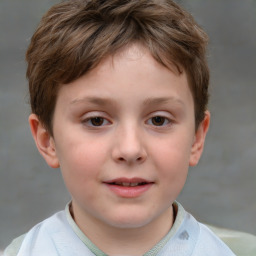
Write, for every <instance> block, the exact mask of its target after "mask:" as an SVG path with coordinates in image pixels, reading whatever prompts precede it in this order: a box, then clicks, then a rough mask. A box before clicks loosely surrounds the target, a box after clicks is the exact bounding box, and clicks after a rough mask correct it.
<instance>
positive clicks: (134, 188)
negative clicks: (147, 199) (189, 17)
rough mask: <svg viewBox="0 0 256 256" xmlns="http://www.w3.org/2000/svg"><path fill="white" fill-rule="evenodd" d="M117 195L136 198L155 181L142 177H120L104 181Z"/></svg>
mask: <svg viewBox="0 0 256 256" xmlns="http://www.w3.org/2000/svg"><path fill="white" fill-rule="evenodd" d="M103 183H104V184H106V185H107V187H108V188H109V189H110V190H111V191H112V192H114V193H115V194H116V195H118V196H120V197H124V198H135V197H139V196H141V195H142V194H144V193H145V192H146V191H147V190H149V189H150V188H151V186H152V185H153V184H154V182H152V181H149V180H145V179H141V178H132V179H128V178H118V179H113V180H109V181H105V182H103Z"/></svg>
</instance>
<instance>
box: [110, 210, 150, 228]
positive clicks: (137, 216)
mask: <svg viewBox="0 0 256 256" xmlns="http://www.w3.org/2000/svg"><path fill="white" fill-rule="evenodd" d="M152 219H153V218H152V216H149V214H143V213H142V212H141V211H138V212H136V213H132V212H131V211H126V212H125V213H123V214H121V213H120V212H119V213H116V214H115V215H114V216H112V218H110V220H109V224H110V225H111V226H113V227H116V228H127V229H130V228H141V227H144V226H146V225H147V224H148V223H150V222H151V221H152Z"/></svg>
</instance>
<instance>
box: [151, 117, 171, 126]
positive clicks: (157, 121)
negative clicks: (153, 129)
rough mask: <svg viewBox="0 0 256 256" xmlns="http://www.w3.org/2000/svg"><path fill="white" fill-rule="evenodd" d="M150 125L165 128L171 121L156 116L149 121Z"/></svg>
mask: <svg viewBox="0 0 256 256" xmlns="http://www.w3.org/2000/svg"><path fill="white" fill-rule="evenodd" d="M148 123H149V124H150V125H154V126H165V125H167V124H169V123H170V120H169V119H168V118H166V117H164V116H154V117H152V118H150V119H149V120H148Z"/></svg>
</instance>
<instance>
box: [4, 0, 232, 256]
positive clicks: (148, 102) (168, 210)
mask: <svg viewBox="0 0 256 256" xmlns="http://www.w3.org/2000/svg"><path fill="white" fill-rule="evenodd" d="M206 45H207V36H206V34H205V33H204V32H203V31H202V29H201V28H200V27H199V26H198V25H197V24H196V22H195V21H194V20H193V18H192V17H191V15H190V14H188V13H187V12H186V11H184V10H183V9H181V8H180V7H179V6H178V5H177V4H175V3H174V2H172V1H171V0H161V1H160V0H140V1H137V0H136V1H135V0H105V1H104V0H70V1H65V2H62V3H60V4H58V5H56V6H53V7H52V8H51V9H50V10H49V11H48V13H47V14H46V15H45V16H44V17H43V19H42V21H41V23H40V25H39V27H38V29H37V31H36V32H35V34H34V36H33V37H32V39H31V43H30V46H29V48H28V51H27V61H28V69H27V77H28V80H29V90H30V103H31V108H32V114H31V115H30V117H29V123H30V127H31V131H32V135H33V137H34V140H35V142H36V145H37V148H38V150H39V152H40V153H41V154H42V156H43V157H44V159H45V160H46V162H47V163H48V165H49V166H51V167H52V168H58V167H60V169H61V172H62V175H63V179H64V182H65V184H66V186H67V189H68V191H69V192H70V194H71V198H72V200H71V202H70V203H69V204H68V205H67V206H66V209H65V211H62V212H59V213H57V214H55V215H54V216H52V217H50V218H49V219H47V220H45V221H43V222H42V223H40V224H38V225H36V226H35V227H34V228H32V229H31V230H30V231H29V232H28V233H27V234H25V235H24V236H22V237H20V238H18V240H15V241H14V242H13V243H12V244H11V245H10V246H9V247H8V248H7V250H6V252H5V255H8V256H10V255H18V256H23V255H24V256H25V255H26V256H40V255H52V256H54V255H61V256H67V255H75V256H76V255H130V256H133V255H196V256H200V255H223V256H229V255H230V256H231V255H234V254H233V253H232V251H231V250H230V249H229V248H228V247H227V246H226V245H225V244H224V243H223V242H222V241H221V240H220V239H219V238H218V237H217V236H215V235H214V234H213V233H212V232H211V231H210V230H209V229H208V228H207V227H206V226H204V225H203V224H201V223H199V222H197V221H196V220H195V219H194V218H193V217H192V216H191V215H190V214H189V213H187V212H186V211H185V210H184V209H183V207H182V206H181V205H180V204H179V203H177V202H176V201H175V200H176V198H177V196H178V195H179V193H180V191H181V190H182V188H183V186H184V184H185V181H186V177H187V172H188V168H189V166H194V165H196V164H197V163H198V161H199V159H200V156H201V154H202V151H203V146H204V141H205V136H206V133H207V130H208V127H209V122H210V114H209V112H208V110H207V102H208V84H209V71H208V66H207V63H206V59H205V51H206Z"/></svg>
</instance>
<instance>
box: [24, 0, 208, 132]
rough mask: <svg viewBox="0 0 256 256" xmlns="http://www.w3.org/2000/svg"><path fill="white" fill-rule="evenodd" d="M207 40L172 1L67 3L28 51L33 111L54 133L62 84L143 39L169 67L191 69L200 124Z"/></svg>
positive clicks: (45, 22)
mask: <svg viewBox="0 0 256 256" xmlns="http://www.w3.org/2000/svg"><path fill="white" fill-rule="evenodd" d="M207 41H208V37H207V35H206V34H205V33H204V31H203V30H202V29H201V28H200V27H199V26H198V24H197V23H196V22H195V21H194V19H193V17H192V16H191V15H190V14H189V13H188V12H187V11H185V10H183V9H182V8H181V7H180V6H178V5H177V4H176V3H174V2H173V1H171V0H139V1H138V0H68V1H64V2H62V3H60V4H57V5H55V6H53V7H52V8H51V9H50V10H49V11H48V12H47V13H46V14H45V15H44V16H43V18H42V20H41V22H40V24H39V26H38V28H37V30H36V31H35V33H34V35H33V37H32V39H31V43H30V45H29V48H28V50H27V55H26V59H27V62H28V68H27V78H28V81H29V91H30V104H31V108H32V112H33V113H35V114H36V115H37V116H38V118H39V120H40V121H41V122H42V123H43V125H44V126H45V127H46V128H47V129H48V131H50V132H51V133H52V117H53V113H54V108H55V104H56V99H57V93H58V90H59V88H60V86H61V85H63V84H67V83H70V82H72V81H74V80H76V79H78V78H79V77H81V76H82V75H84V74H85V73H86V72H88V71H89V70H90V69H93V68H94V67H95V66H96V65H97V64H99V62H100V61H101V60H102V59H103V58H105V57H106V56H108V55H113V54H114V53H116V52H117V51H118V50H119V49H121V48H122V47H125V46H127V45H129V44H131V43H134V42H139V43H141V44H143V46H145V47H146V48H148V49H149V51H150V52H151V54H152V56H153V57H154V58H155V59H156V60H157V61H158V62H160V63H161V64H163V65H164V66H166V67H170V65H171V64H172V65H173V64H175V65H176V67H177V68H178V70H179V71H180V72H182V70H183V69H184V70H185V71H186V73H187V76H188V79H189V84H190V89H191V91H192V94H193V97H194V103H195V123H196V128H197V127H198V125H199V123H200V122H201V121H202V120H203V118H204V113H205V110H206V108H207V103H208V84H209V70H208V65H207V61H206V56H205V55H206V46H207Z"/></svg>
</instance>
